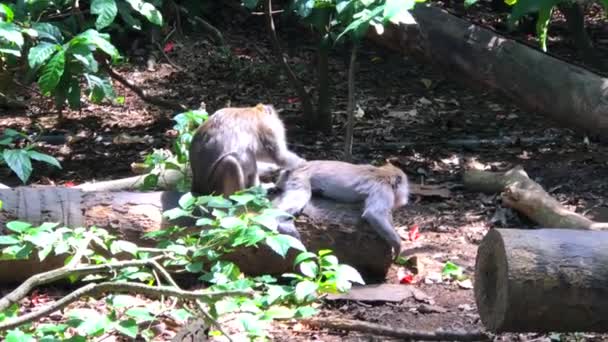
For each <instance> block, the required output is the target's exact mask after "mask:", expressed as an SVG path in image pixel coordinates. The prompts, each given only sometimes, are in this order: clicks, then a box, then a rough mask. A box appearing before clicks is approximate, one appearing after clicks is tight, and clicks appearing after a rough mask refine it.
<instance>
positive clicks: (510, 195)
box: [463, 166, 608, 230]
mask: <svg viewBox="0 0 608 342" xmlns="http://www.w3.org/2000/svg"><path fill="white" fill-rule="evenodd" d="M463 183H464V186H465V188H466V189H468V190H471V191H481V192H485V193H501V198H502V203H503V205H504V206H506V207H509V208H513V209H515V210H517V211H519V212H520V213H522V214H524V215H525V216H527V217H528V218H530V219H531V220H532V221H534V222H536V223H538V224H539V225H540V226H541V227H550V228H570V229H591V230H607V229H608V223H603V222H595V221H593V220H590V219H588V218H586V217H585V216H583V215H581V214H578V213H576V212H573V211H571V210H568V209H566V208H565V207H564V206H563V205H562V204H561V203H559V202H558V201H557V200H556V199H555V198H553V197H551V195H549V194H548V193H547V192H546V191H545V190H544V189H543V188H542V186H540V185H539V184H538V183H536V182H535V181H533V180H532V179H530V178H529V177H528V174H527V173H526V172H525V171H524V170H523V169H522V168H521V167H520V166H517V167H515V168H513V169H511V170H509V171H507V172H489V171H480V170H466V171H465V172H464V175H463Z"/></svg>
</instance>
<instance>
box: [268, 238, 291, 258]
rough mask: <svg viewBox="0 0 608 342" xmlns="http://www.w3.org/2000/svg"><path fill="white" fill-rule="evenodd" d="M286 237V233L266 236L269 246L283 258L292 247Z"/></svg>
mask: <svg viewBox="0 0 608 342" xmlns="http://www.w3.org/2000/svg"><path fill="white" fill-rule="evenodd" d="M286 237H287V236H286V235H274V236H268V237H267V238H266V244H267V245H268V247H270V248H271V249H272V250H273V251H275V253H277V254H278V255H280V256H282V257H283V258H284V257H285V256H286V255H287V251H288V250H289V247H291V246H290V244H289V241H288V240H287V238H286Z"/></svg>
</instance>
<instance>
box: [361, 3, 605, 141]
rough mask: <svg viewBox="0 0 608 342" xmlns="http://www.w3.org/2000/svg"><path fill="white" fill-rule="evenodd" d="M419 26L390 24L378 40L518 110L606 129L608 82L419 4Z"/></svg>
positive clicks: (374, 37) (572, 124) (585, 129)
mask: <svg viewBox="0 0 608 342" xmlns="http://www.w3.org/2000/svg"><path fill="white" fill-rule="evenodd" d="M412 15H413V16H414V18H415V19H416V21H417V23H418V25H417V26H415V25H410V26H407V25H403V26H401V27H400V26H397V25H389V26H388V27H387V28H386V30H385V32H384V33H383V34H382V35H378V34H377V33H375V30H370V32H369V33H368V36H369V37H370V38H371V39H372V40H374V41H375V42H377V43H379V44H382V45H384V46H387V47H389V48H392V49H395V50H399V51H401V52H403V53H407V54H412V55H414V56H417V57H421V58H423V59H425V60H427V61H428V60H430V61H432V62H433V63H435V64H437V65H439V66H442V67H444V68H445V70H446V71H453V72H455V73H456V74H457V75H456V76H457V77H458V78H457V79H458V80H462V79H464V80H471V81H473V82H475V83H476V84H477V85H478V86H480V87H486V88H490V89H494V90H498V91H500V92H502V93H503V94H504V95H506V96H508V97H509V98H510V99H511V100H512V101H513V102H514V103H515V104H516V105H518V106H519V107H520V108H522V109H524V110H527V111H530V112H538V113H541V114H543V115H546V116H547V117H549V118H552V119H554V120H555V121H556V122H559V123H561V124H564V125H566V126H568V127H571V128H574V129H578V130H579V131H582V132H585V133H589V132H593V133H600V134H601V133H606V132H607V131H608V91H606V84H608V79H606V78H602V77H600V76H598V75H597V74H594V73H592V72H590V71H588V70H586V69H583V68H581V67H578V66H575V65H572V64H569V63H567V62H564V61H562V60H560V59H558V58H555V57H553V56H551V55H548V54H545V53H543V52H541V51H539V50H536V49H533V48H530V47H528V46H526V45H524V44H521V43H518V42H516V41H513V40H510V39H507V38H505V37H503V36H501V35H499V34H497V33H495V32H493V31H490V30H488V29H484V28H482V27H480V26H476V25H474V24H472V23H470V22H467V21H466V20H463V19H460V18H458V17H455V16H453V15H450V14H448V13H447V12H446V11H444V10H441V9H439V8H433V7H427V6H423V5H417V6H416V7H415V8H414V10H413V11H412Z"/></svg>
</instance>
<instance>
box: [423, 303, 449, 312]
mask: <svg viewBox="0 0 608 342" xmlns="http://www.w3.org/2000/svg"><path fill="white" fill-rule="evenodd" d="M418 312H420V313H423V314H427V313H446V312H448V310H447V309H446V308H444V307H441V306H438V305H429V304H421V305H420V306H418Z"/></svg>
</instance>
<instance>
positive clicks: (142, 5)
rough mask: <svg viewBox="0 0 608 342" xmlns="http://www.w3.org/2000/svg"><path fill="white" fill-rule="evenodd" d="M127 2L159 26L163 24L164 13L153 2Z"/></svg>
mask: <svg viewBox="0 0 608 342" xmlns="http://www.w3.org/2000/svg"><path fill="white" fill-rule="evenodd" d="M126 2H128V3H129V5H131V7H132V8H133V9H134V10H135V11H137V12H138V13H139V14H141V15H143V16H144V18H146V19H148V21H149V22H151V23H153V24H156V25H158V26H162V25H163V16H162V14H161V13H160V12H159V11H158V10H157V9H156V7H154V5H152V4H151V3H148V2H145V1H142V0H126Z"/></svg>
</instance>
